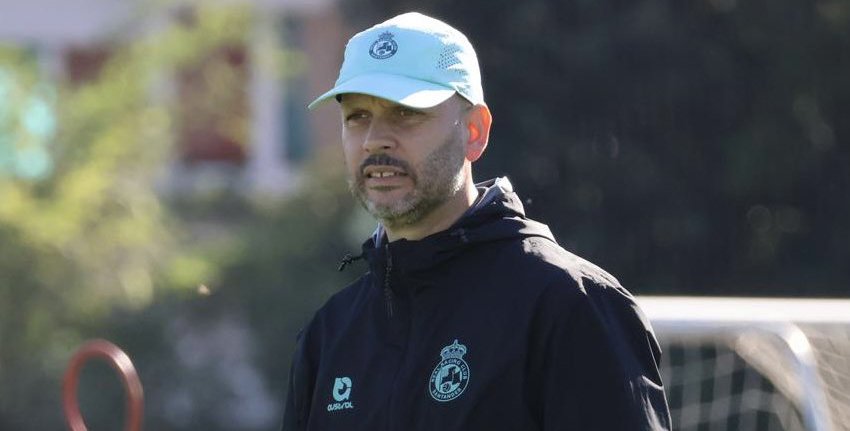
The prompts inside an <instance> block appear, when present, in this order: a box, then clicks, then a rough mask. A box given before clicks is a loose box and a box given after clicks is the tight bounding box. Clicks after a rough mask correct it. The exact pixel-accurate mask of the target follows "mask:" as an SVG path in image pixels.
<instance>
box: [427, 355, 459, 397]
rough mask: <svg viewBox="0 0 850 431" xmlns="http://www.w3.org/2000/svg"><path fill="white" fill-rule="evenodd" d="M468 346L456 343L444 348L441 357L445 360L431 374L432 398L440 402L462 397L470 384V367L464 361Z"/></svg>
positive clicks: (430, 387)
mask: <svg viewBox="0 0 850 431" xmlns="http://www.w3.org/2000/svg"><path fill="white" fill-rule="evenodd" d="M465 354H466V346H464V345H463V344H459V343H458V342H457V340H455V342H454V343H452V344H450V345H448V346H446V347H443V350H442V351H440V357H442V358H443V360H442V361H440V363H439V364H437V366H436V367H434V372H433V373H431V382H430V384H429V385H428V387H429V389H430V392H431V397H432V398H434V399H435V400H437V401H440V402H446V401H451V400H453V399H455V398H457V397H459V396H460V394H462V393H463V390H464V389H466V386H467V384H469V365H468V364H467V363H466V361H464V360H463V355H465Z"/></svg>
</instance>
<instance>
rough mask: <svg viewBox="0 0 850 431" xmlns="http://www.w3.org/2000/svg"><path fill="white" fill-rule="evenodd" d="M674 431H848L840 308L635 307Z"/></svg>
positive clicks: (815, 304)
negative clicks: (650, 337)
mask: <svg viewBox="0 0 850 431" xmlns="http://www.w3.org/2000/svg"><path fill="white" fill-rule="evenodd" d="M637 301H638V303H639V304H640V306H641V308H642V309H643V310H644V312H645V313H646V314H647V317H649V319H650V320H651V321H652V325H653V327H654V329H655V332H656V336H657V337H658V339H659V342H660V343H661V348H662V352H663V353H662V358H661V374H662V378H663V379H664V385H665V392H666V394H667V398H668V402H669V403H670V413H671V415H672V419H673V429H674V430H676V431H798V430H800V431H850V300H843V299H841V300H838V299H778V298H769V299H768V298H765V299H756V298H716V297H715V298H708V297H702V298H701V297H649V296H643V297H638V298H637Z"/></svg>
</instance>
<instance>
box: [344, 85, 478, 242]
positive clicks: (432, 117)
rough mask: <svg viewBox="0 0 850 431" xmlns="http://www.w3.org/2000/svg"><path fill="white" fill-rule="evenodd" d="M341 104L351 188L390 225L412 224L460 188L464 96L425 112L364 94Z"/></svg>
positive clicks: (366, 206) (372, 210) (348, 98)
mask: <svg viewBox="0 0 850 431" xmlns="http://www.w3.org/2000/svg"><path fill="white" fill-rule="evenodd" d="M340 104H341V108H342V121H343V127H342V142H343V147H344V151H345V162H346V166H347V168H348V184H349V188H350V189H351V191H352V193H353V194H354V195H355V196H356V197H357V198H358V199H359V200H360V202H361V203H362V204H363V206H364V208H366V210H367V211H369V212H370V213H371V214H372V215H373V216H375V217H376V218H378V219H380V220H381V221H382V223H384V225H385V226H387V227H390V228H395V227H401V226H409V225H413V224H415V223H416V222H418V221H420V220H421V219H422V218H423V217H425V216H427V215H428V214H430V213H431V212H432V211H433V210H434V209H436V208H438V207H439V206H440V205H442V204H443V203H444V202H446V201H447V200H449V199H450V198H451V197H453V196H455V194H457V193H458V191H459V190H460V189H461V187H462V185H463V181H464V178H463V169H462V168H463V165H464V162H465V160H466V159H465V149H464V133H463V131H464V128H463V127H464V120H463V119H464V116H465V114H466V105H465V104H464V101H463V100H462V99H460V97H458V96H454V97H451V98H449V99H448V100H447V101H446V102H443V103H442V104H440V105H437V106H435V107H432V108H426V109H414V108H409V107H406V106H404V105H399V104H396V103H393V102H390V101H388V100H385V99H379V98H376V97H372V96H367V95H363V94H346V95H344V96H343V97H342V100H341V103H340Z"/></svg>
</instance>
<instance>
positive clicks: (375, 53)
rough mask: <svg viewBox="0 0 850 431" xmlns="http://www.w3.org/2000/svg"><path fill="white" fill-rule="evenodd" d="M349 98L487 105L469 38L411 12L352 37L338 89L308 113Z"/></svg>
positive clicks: (423, 105) (420, 104)
mask: <svg viewBox="0 0 850 431" xmlns="http://www.w3.org/2000/svg"><path fill="white" fill-rule="evenodd" d="M345 93H361V94H368V95H370V96H375V97H380V98H382V99H387V100H391V101H394V102H396V103H400V104H402V105H407V106H410V107H413V108H429V107H432V106H436V105H439V104H440V103H442V102H444V101H446V99H448V98H449V97H451V96H452V95H453V94H455V93H457V94H460V95H461V96H463V97H464V98H465V99H467V100H469V101H470V102H471V103H472V104H474V105H484V91H483V90H482V88H481V71H480V70H479V68H478V57H477V56H476V55H475V50H474V49H473V48H472V44H471V43H469V40H467V38H466V36H464V35H463V33H461V32H459V31H458V30H456V29H454V28H453V27H451V26H450V25H448V24H446V23H444V22H442V21H440V20H437V19H434V18H431V17H429V16H425V15H422V14H421V13H416V12H410V13H405V14H403V15H399V16H396V17H394V18H391V19H389V20H387V21H384V22H382V23H380V24H378V25H376V26H374V27H372V28H370V29H368V30H364V31H362V32H360V33H357V34H356V35H354V37H352V38H351V40H349V41H348V45H346V47H345V57H344V59H343V62H342V68H341V69H340V71H339V78H338V79H337V80H336V84H334V88H332V89H331V90H330V91H328V92H327V93H325V94H322V95H321V96H319V97H318V98H317V99H316V100H314V101H313V103H311V104H310V105H309V106H308V108H310V109H312V108H314V107H315V106H316V105H318V104H320V103H322V102H324V101H325V100H328V99H331V98H333V97H335V96H337V95H340V94H345Z"/></svg>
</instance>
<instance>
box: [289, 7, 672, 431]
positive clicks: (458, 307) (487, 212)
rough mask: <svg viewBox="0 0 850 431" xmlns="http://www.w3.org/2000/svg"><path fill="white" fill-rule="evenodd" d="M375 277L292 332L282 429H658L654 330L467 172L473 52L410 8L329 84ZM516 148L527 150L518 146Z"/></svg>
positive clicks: (663, 409)
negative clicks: (369, 225)
mask: <svg viewBox="0 0 850 431" xmlns="http://www.w3.org/2000/svg"><path fill="white" fill-rule="evenodd" d="M333 98H336V100H338V101H339V104H340V107H341V112H342V122H343V132H342V141H343V149H344V152H345V161H346V165H347V169H348V175H349V184H350V187H351V191H352V193H353V194H354V195H355V196H356V197H357V198H358V199H359V200H360V201H361V203H362V204H363V206H364V207H365V208H366V209H367V210H368V211H369V212H370V213H371V214H372V215H374V216H375V217H376V218H377V219H378V221H379V222H380V223H379V227H378V229H377V231H376V232H375V234H374V235H373V236H372V237H371V238H370V239H369V240H367V241H366V242H365V243H364V244H363V253H362V254H361V255H360V256H358V257H357V258H348V259H346V260H345V261H344V262H343V267H344V266H345V265H346V264H349V263H352V261H354V260H357V259H359V258H365V259H366V260H367V261H368V265H369V269H370V270H369V272H367V273H366V274H364V275H363V276H361V277H360V278H359V279H358V280H356V281H355V282H353V283H352V284H351V285H349V286H348V287H346V288H345V289H344V290H342V291H340V292H339V293H337V294H336V295H334V296H333V297H332V298H330V300H328V302H327V303H326V304H325V305H324V306H323V307H322V308H321V309H320V310H319V311H318V312H317V313H316V315H315V316H314V318H313V320H312V321H311V322H310V324H309V325H308V326H307V327H306V328H305V329H304V330H303V331H302V333H301V334H300V336H299V341H298V344H297V348H296V352H295V355H294V358H293V363H292V370H291V376H290V381H289V395H288V397H287V401H286V411H285V413H284V424H283V429H284V430H286V431H291V430H369V431H375V430H391V431H408V430H430V431H453V430H481V431H485V430H486V431H495V430H512V431H513V430H547V431H548V430H575V431H591V430H605V431H617V430H623V431H625V430H629V431H632V430H669V429H670V419H669V413H668V408H667V403H666V400H665V398H664V393H663V390H662V386H661V379H660V377H659V374H658V368H657V366H658V355H659V348H658V344H657V342H656V340H655V337H654V335H653V333H652V330H651V328H650V326H649V322H648V321H647V320H646V318H645V317H644V316H643V315H642V314H641V312H640V310H638V308H637V305H636V304H635V302H634V300H633V299H632V297H631V295H630V294H629V293H628V292H627V291H626V290H625V289H624V288H623V287H621V286H620V284H619V283H618V282H617V280H616V279H615V278H614V277H612V276H611V275H609V274H607V273H606V272H604V271H603V270H601V269H599V268H598V267H596V266H594V265H592V264H591V263H589V262H587V261H585V260H582V259H581V258H579V257H577V256H575V255H573V254H570V253H569V252H567V251H565V250H564V249H562V248H561V247H559V246H558V244H557V243H556V242H555V240H554V239H553V237H552V234H551V232H550V231H549V229H548V228H547V227H546V226H545V225H543V224H540V223H537V222H535V221H532V220H529V219H528V218H526V217H525V214H524V212H523V208H522V205H521V203H520V199H519V198H518V197H517V195H516V194H515V193H514V192H513V190H512V187H511V184H510V182H509V181H508V180H507V179H506V178H496V179H493V180H490V181H486V182H483V183H480V184H477V185H476V184H474V183H473V180H472V163H473V162H474V161H476V160H477V159H478V158H479V157H480V156H481V154H482V153H483V152H484V150H485V148H486V147H487V141H488V135H489V132H490V123H491V116H490V111H489V109H488V108H487V105H486V104H485V103H484V96H483V91H482V89H481V77H480V72H479V69H478V61H477V58H476V55H475V51H474V50H473V48H472V46H471V45H470V43H469V41H468V40H467V39H466V37H465V36H463V35H462V34H461V33H460V32H458V31H457V30H455V29H453V28H452V27H449V26H448V25H447V24H445V23H443V22H440V21H438V20H435V19H433V18H429V17H426V16H424V15H421V14H418V13H408V14H404V15H400V16H398V17H395V18H393V19H390V20H389V21H386V22H384V23H381V24H378V25H376V26H374V27H372V28H370V29H368V30H365V31H363V32H361V33H359V34H357V35H355V36H354V37H353V38H352V39H351V40H350V41H349V42H348V45H347V47H346V50H345V58H344V61H343V64H342V69H341V70H340V75H339V79H338V80H337V82H336V85H335V87H334V88H333V89H332V90H330V91H328V92H327V93H325V94H323V95H322V96H320V97H319V98H318V99H317V100H316V101H315V102H313V104H311V105H310V106H311V107H313V106H315V105H316V104H317V103H321V102H323V101H325V100H329V99H333ZM516 145H521V143H516Z"/></svg>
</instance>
